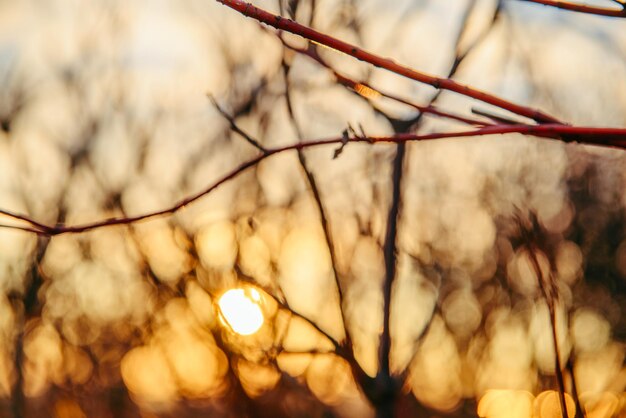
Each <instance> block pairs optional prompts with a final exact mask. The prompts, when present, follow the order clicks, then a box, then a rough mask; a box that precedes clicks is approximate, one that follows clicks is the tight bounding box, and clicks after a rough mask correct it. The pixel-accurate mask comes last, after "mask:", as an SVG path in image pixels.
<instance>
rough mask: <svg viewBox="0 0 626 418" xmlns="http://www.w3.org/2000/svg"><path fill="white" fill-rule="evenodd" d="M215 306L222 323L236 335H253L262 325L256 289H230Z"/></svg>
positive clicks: (259, 302)
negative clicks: (217, 308)
mask: <svg viewBox="0 0 626 418" xmlns="http://www.w3.org/2000/svg"><path fill="white" fill-rule="evenodd" d="M217 305H218V307H219V316H220V319H221V320H222V322H223V323H224V324H225V325H227V326H228V327H229V328H230V329H232V330H233V331H234V332H236V333H237V334H240V335H251V334H254V333H255V332H257V331H258V330H259V329H260V328H261V325H263V311H262V310H261V295H260V294H259V292H258V291H257V290H256V289H252V288H248V289H230V290H228V291H226V292H224V294H223V295H222V296H221V297H220V298H219V301H218V302H217Z"/></svg>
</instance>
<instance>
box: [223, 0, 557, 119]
mask: <svg viewBox="0 0 626 418" xmlns="http://www.w3.org/2000/svg"><path fill="white" fill-rule="evenodd" d="M217 1H218V2H219V3H222V4H223V5H225V6H227V7H230V8H231V9H233V10H236V11H238V12H240V13H242V14H243V15H245V16H248V17H250V18H252V19H255V20H257V21H259V22H262V23H265V24H267V25H270V26H273V27H274V28H276V29H280V30H284V31H286V32H290V33H293V34H295V35H299V36H302V37H303V38H305V39H308V40H310V41H312V42H315V43H318V44H320V45H324V46H326V47H328V48H331V49H334V50H336V51H340V52H343V53H344V54H347V55H350V56H352V57H354V58H356V59H358V60H360V61H364V62H367V63H369V64H372V65H374V66H376V67H380V68H384V69H386V70H388V71H391V72H393V73H396V74H398V75H401V76H404V77H407V78H410V79H412V80H415V81H418V82H420V83H424V84H428V85H430V86H433V87H435V88H436V89H442V90H448V91H452V92H455V93H458V94H461V95H463V96H467V97H471V98H473V99H476V100H480V101H482V102H485V103H488V104H491V105H493V106H496V107H499V108H501V109H504V110H508V111H509V112H512V113H515V114H517V115H520V116H524V117H526V118H529V119H532V120H534V121H536V122H538V123H561V122H560V121H559V120H558V119H556V118H555V117H553V116H550V115H548V114H546V113H543V112H541V111H539V110H536V109H532V108H529V107H526V106H522V105H519V104H516V103H513V102H510V101H508V100H505V99H502V98H500V97H497V96H494V95H492V94H490V93H486V92H483V91H480V90H477V89H475V88H473V87H470V86H467V85H464V84H461V83H458V82H456V81H454V80H452V79H449V78H443V77H436V76H433V75H430V74H426V73H424V72H420V71H416V70H413V69H412V68H409V67H405V66H403V65H400V64H397V63H396V62H394V61H393V60H391V59H389V58H383V57H380V56H378V55H375V54H373V53H371V52H368V51H366V50H364V49H361V48H359V47H357V46H356V45H352V44H350V43H348V42H344V41H341V40H339V39H337V38H333V37H332V36H329V35H326V34H324V33H322V32H318V31H316V30H315V29H312V28H310V27H308V26H305V25H302V24H300V23H298V22H295V21H293V20H291V19H287V18H284V17H282V16H278V15H275V14H273V13H270V12H268V11H265V10H263V9H261V8H258V7H256V6H255V5H253V4H251V3H247V2H245V1H242V0H217Z"/></svg>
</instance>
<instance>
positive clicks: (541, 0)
mask: <svg viewBox="0 0 626 418" xmlns="http://www.w3.org/2000/svg"><path fill="white" fill-rule="evenodd" d="M519 1H525V2H528V3H537V4H542V5H544V6H550V7H556V8H558V9H561V10H569V11H572V12H579V13H586V14H590V15H598V16H606V17H621V18H626V4H624V3H622V2H621V1H616V0H613V2H614V3H617V4H619V5H620V6H621V9H619V10H618V9H611V8H607V7H597V6H588V5H586V4H579V3H572V2H569V1H557V0H519Z"/></svg>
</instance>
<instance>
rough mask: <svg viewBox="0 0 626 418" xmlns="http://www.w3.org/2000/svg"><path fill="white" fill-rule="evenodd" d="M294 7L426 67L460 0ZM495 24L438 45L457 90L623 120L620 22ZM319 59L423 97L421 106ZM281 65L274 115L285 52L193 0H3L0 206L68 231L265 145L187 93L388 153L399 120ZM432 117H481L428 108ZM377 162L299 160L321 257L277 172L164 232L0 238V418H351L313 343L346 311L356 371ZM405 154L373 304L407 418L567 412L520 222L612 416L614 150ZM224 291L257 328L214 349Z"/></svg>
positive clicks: (140, 229) (621, 397) (574, 115)
mask: <svg viewBox="0 0 626 418" xmlns="http://www.w3.org/2000/svg"><path fill="white" fill-rule="evenodd" d="M257 3H258V4H259V5H260V6H262V7H265V8H268V9H270V10H273V11H274V12H278V11H279V7H278V4H277V3H276V2H274V1H269V0H263V1H261V0H259V1H258V2H257ZM291 3H294V2H291ZM301 3H302V4H301V5H300V7H299V8H298V9H297V14H296V18H297V19H298V20H301V21H307V20H311V16H310V14H311V13H310V9H311V7H310V5H311V2H304V1H303V2H301ZM313 3H314V4H315V13H314V16H313V18H312V25H313V26H314V27H316V28H317V29H319V30H321V31H324V32H327V33H329V34H332V35H333V36H336V37H339V38H341V39H345V40H348V41H350V42H354V43H357V44H359V45H362V46H363V47H365V48H367V49H370V50H372V51H374V52H375V53H379V54H381V55H384V56H389V57H393V59H395V60H397V61H399V62H402V63H404V64H407V65H410V66H413V67H415V68H419V69H421V70H425V71H428V72H432V73H437V74H446V73H447V71H448V70H449V68H450V66H451V65H452V60H453V59H454V56H455V53H456V48H457V46H455V41H456V38H457V33H458V31H459V30H460V25H461V24H462V22H463V16H464V12H465V10H466V9H467V7H468V5H469V4H470V2H469V1H460V0H451V1H443V0H421V1H418V0H413V1H408V0H403V1H397V0H396V1H393V2H389V1H385V0H367V1H365V0H360V1H349V0H342V1H337V0H317V1H315V2H313ZM496 6H497V4H496V2H495V1H491V0H481V1H478V2H477V4H476V6H475V7H474V9H472V10H473V12H472V14H471V15H470V17H469V20H468V23H467V31H466V33H465V35H464V36H463V37H462V38H461V42H460V44H459V45H458V48H459V50H461V51H462V50H464V48H467V47H468V46H469V45H470V44H472V43H474V42H476V40H477V39H479V38H480V41H479V42H478V43H477V44H476V46H475V48H474V49H472V52H471V53H470V54H469V55H468V56H467V58H466V59H465V60H464V61H463V63H462V65H461V67H460V69H459V71H458V72H457V74H456V77H457V78H458V79H459V80H461V81H463V82H465V83H468V84H471V85H473V86H476V87H478V88H481V89H485V90H488V91H491V92H494V93H496V94H499V95H502V96H504V97H506V98H508V99H511V100H514V101H516V102H520V103H524V104H528V105H530V106H533V107H538V108H542V109H545V110H547V111H549V112H551V113H552V114H555V115H556V116H558V117H560V118H563V119H564V120H567V121H568V122H572V123H579V124H596V125H610V126H611V125H615V126H624V125H626V120H625V115H626V83H624V82H623V80H624V79H626V62H625V61H624V59H623V57H624V54H625V53H626V37H624V36H623V34H624V32H625V30H626V22H622V21H618V20H606V19H603V18H598V17H591V16H584V15H579V14H574V13H564V12H562V11H558V10H552V9H547V8H542V7H537V6H533V5H529V4H526V3H525V2H517V1H514V0H506V1H504V2H502V9H501V10H500V12H499V15H498V19H496V21H495V23H493V25H492V24H491V23H490V21H491V19H492V17H493V15H494V10H495V9H496ZM490 25H492V26H490ZM488 27H489V28H490V29H488V32H487V34H486V36H484V37H483V38H481V36H482V35H481V34H482V33H483V31H485V28H488ZM286 39H287V40H288V41H289V42H291V43H293V44H294V45H295V44H302V41H301V40H299V39H296V38H295V37H286ZM320 53H321V54H322V56H323V57H324V58H325V59H326V60H328V62H329V63H330V64H331V65H332V66H333V68H335V69H336V70H338V71H341V72H342V74H346V75H349V76H350V77H354V78H355V79H358V80H362V81H368V82H369V83H370V84H372V85H375V86H377V87H379V88H384V89H385V90H387V91H394V92H397V93H398V94H401V95H403V96H405V97H406V98H407V99H411V100H413V101H416V102H418V103H425V102H427V101H428V100H429V99H430V98H431V97H432V95H433V94H434V89H432V88H430V87H424V86H420V85H417V84H415V83H413V82H410V81H408V80H406V79H401V78H399V77H398V76H395V75H393V74H390V73H387V72H384V71H382V70H380V69H374V68H370V67H368V66H366V65H364V64H362V63H359V62H357V61H354V60H352V59H351V58H349V57H347V56H341V55H338V54H336V53H333V52H332V51H327V50H322V51H321V52H320ZM285 57H286V62H287V63H288V65H289V66H290V69H289V71H288V81H289V92H290V96H291V105H292V106H293V117H294V119H293V120H292V118H291V116H290V113H289V111H288V104H287V101H286V98H285V94H284V93H285V88H286V83H285V79H284V73H283V68H282V59H283V49H282V45H281V43H280V41H279V39H278V38H277V37H276V36H275V35H274V34H272V33H270V32H268V31H266V30H264V29H262V28H261V27H260V26H259V25H258V24H257V23H256V22H254V21H252V20H250V19H245V18H243V17H242V16H240V15H238V14H236V13H234V12H232V11H230V10H228V9H226V8H225V7H223V6H220V5H219V4H218V3H217V2H215V1H213V0H203V1H199V0H185V1H168V0H141V1H134V2H125V1H116V0H98V1H91V2H80V1H69V2H68V1H60V0H58V1H57V0H51V1H47V2H35V1H29V0H12V1H4V2H1V3H0V80H1V81H0V86H1V87H0V126H1V129H0V208H3V209H9V210H12V211H15V212H20V213H26V214H28V215H29V216H31V217H33V218H34V219H37V220H39V221H41V222H44V223H48V224H55V223H66V224H69V225H72V224H78V223H83V222H88V221H92V220H98V219H103V218H107V217H111V216H130V215H137V214H142V213H146V212H150V211H153V210H157V209H161V208H164V207H167V206H169V205H171V204H172V203H174V202H176V201H178V200H180V199H182V198H184V197H185V196H188V195H191V194H193V193H196V192H197V191H199V190H202V189H203V188H204V187H206V186H207V185H209V184H211V183H212V182H214V181H215V180H216V179H218V178H219V177H220V176H222V175H224V174H225V173H227V172H229V171H230V170H232V169H233V168H234V167H236V166H237V165H238V164H240V163H241V162H243V161H245V160H247V159H249V158H251V157H252V156H254V155H256V153H257V150H255V149H254V148H253V147H251V146H250V145H249V144H247V143H246V142H245V141H243V140H242V138H241V137H240V136H239V135H238V134H236V133H234V132H232V131H231V129H230V125H229V123H228V121H227V120H226V119H225V118H224V117H223V116H222V115H221V114H220V113H219V112H218V111H217V110H216V109H215V107H214V106H213V105H212V104H211V101H210V100H209V99H208V98H207V94H210V95H211V96H213V97H215V98H216V100H217V101H218V102H219V103H221V104H223V105H224V107H225V108H226V109H227V110H228V111H229V112H231V113H233V114H235V115H236V122H237V124H238V125H239V126H240V127H242V128H243V129H244V130H245V131H246V132H248V133H249V134H251V135H253V136H254V137H255V138H258V139H259V140H260V142H261V143H262V144H263V145H265V146H277V145H284V144H289V143H293V142H297V141H298V140H302V139H316V138H323V137H329V136H333V137H335V136H340V135H341V132H342V131H344V130H345V129H346V128H347V127H348V126H350V127H357V126H362V129H363V131H364V132H365V133H367V134H369V135H384V134H391V133H393V126H392V125H391V123H390V122H389V119H388V118H385V117H384V116H382V115H381V112H380V110H382V111H384V112H386V113H387V115H388V116H389V117H391V118H397V119H408V118H411V117H414V116H415V113H414V110H413V109H411V108H408V107H405V106H401V105H398V104H396V103H391V102H389V100H386V99H384V98H376V97H373V98H372V100H373V101H372V102H369V101H368V100H366V99H364V98H363V97H360V96H359V95H357V94H354V93H353V92H350V91H349V90H347V89H346V88H344V87H343V86H341V85H340V84H338V83H336V81H335V80H334V78H333V77H332V74H331V73H330V72H329V71H328V70H326V69H324V68H321V67H320V66H318V65H317V64H315V63H313V62H312V61H311V60H309V59H308V58H307V57H304V56H301V55H297V54H294V53H287V54H286V56H285ZM366 96H367V95H366ZM372 104H374V105H375V106H376V107H374V106H373V105H372ZM438 105H439V106H441V107H447V108H450V109H454V110H455V111H457V112H458V113H469V112H470V110H471V108H472V107H473V106H477V107H478V108H479V109H481V110H491V109H488V108H487V106H485V105H482V104H476V103H472V102H470V101H469V100H467V99H464V98H460V97H459V96H455V95H452V94H447V93H444V94H442V95H441V97H440V98H439V100H438ZM376 109H379V110H378V111H377V110H376ZM496 112H497V111H496ZM453 128H455V125H454V124H451V123H448V122H443V121H441V120H439V119H434V118H429V117H425V118H424V119H423V120H422V122H421V124H420V125H419V130H420V132H431V131H437V130H442V129H453ZM298 131H300V132H301V133H302V136H303V138H299V137H298ZM394 149H395V148H394V146H393V145H368V144H359V145H357V144H349V145H348V146H347V147H346V148H345V150H343V152H342V153H341V155H340V156H339V157H338V158H336V159H333V158H332V156H333V151H334V148H332V147H331V148H328V147H326V148H324V147H320V148H315V149H310V150H307V151H305V153H306V157H307V161H308V166H309V168H310V169H311V171H312V173H313V175H314V177H315V179H316V182H317V185H318V187H319V190H320V194H321V199H322V201H323V204H324V207H325V210H326V213H327V217H328V221H329V225H330V229H331V232H332V238H333V243H334V249H335V254H334V258H333V257H331V254H330V251H329V247H328V245H327V242H326V239H325V234H324V230H323V227H322V225H321V223H320V215H319V212H318V208H317V206H316V202H315V200H314V198H313V195H312V193H311V190H310V185H309V183H308V182H307V178H306V176H305V174H304V172H303V169H302V167H301V165H300V164H299V162H298V158H297V156H296V155H295V154H294V153H284V154H281V155H277V156H274V157H271V158H269V159H266V160H264V161H263V162H261V164H259V165H258V166H256V167H254V168H252V169H250V170H248V171H247V172H245V173H244V174H242V175H240V176H239V177H237V178H236V179H235V180H233V181H231V182H229V183H227V184H225V185H223V186H221V187H220V188H219V189H217V190H216V191H215V192H214V193H211V194H210V195H209V196H207V197H205V198H203V199H201V200H200V201H198V202H196V203H194V204H192V205H189V206H188V207H185V208H184V209H182V210H181V211H179V212H177V213H176V214H175V215H173V216H171V217H167V218H161V219H157V220H151V221H147V222H141V223H137V224H133V225H130V226H116V227H107V228H102V229H98V230H94V231H90V232H85V233H82V234H77V235H62V236H58V237H52V238H45V237H37V236H34V235H29V234H26V233H23V232H19V231H13V230H9V229H0V417H16V418H17V417H35V416H53V417H57V418H70V417H72V418H73V417H87V416H89V417H139V416H141V417H174V416H176V417H186V416H199V415H201V414H206V415H207V416H224V417H226V416H248V415H250V416H257V415H258V416H268V417H274V416H315V417H322V416H345V417H351V416H371V415H372V414H373V412H372V408H371V406H370V405H369V404H368V402H367V401H366V399H365V397H364V395H363V394H362V393H361V392H360V390H359V388H358V385H357V384H356V382H355V380H354V378H353V377H352V374H351V370H350V366H349V364H348V363H347V362H346V361H345V360H344V359H343V358H341V356H339V355H336V354H333V352H334V347H333V345H332V344H331V342H330V341H329V339H328V338H327V337H325V336H324V335H323V334H322V332H324V333H327V334H328V336H330V337H332V338H335V339H337V340H341V339H342V338H344V337H345V334H346V332H345V330H344V328H343V321H342V318H345V321H346V323H347V325H348V331H349V334H350V335H351V338H352V342H353V344H354V352H355V357H356V359H357V361H358V362H359V364H360V365H361V367H362V368H363V369H364V370H365V371H366V372H367V373H368V374H369V375H372V376H373V375H375V374H376V372H377V369H378V364H377V352H378V342H379V333H380V330H381V328H382V324H383V312H382V306H383V296H382V293H381V284H382V281H383V280H384V275H385V265H384V259H383V249H382V243H383V241H384V235H385V230H386V219H387V211H388V208H389V203H390V197H391V196H390V185H391V183H390V181H391V180H390V174H391V158H392V156H393V153H394ZM407 152H408V159H407V161H408V167H407V171H406V173H405V175H404V179H403V190H402V192H403V196H402V208H401V219H400V223H399V237H398V243H399V244H398V271H397V277H396V280H395V283H394V289H393V295H392V296H393V297H392V308H391V315H392V316H391V335H392V341H393V345H392V352H391V364H392V368H393V370H394V371H396V372H398V373H400V372H402V371H405V370H408V374H407V376H408V377H407V379H406V384H405V388H404V391H405V392H406V394H407V396H406V398H407V399H406V400H404V401H403V402H404V404H403V409H402V411H401V412H400V413H401V414H406V415H407V416H409V415H412V414H417V413H423V414H431V413H432V414H449V415H450V416H458V417H464V416H475V415H476V413H477V414H478V415H480V416H482V417H488V418H500V417H531V416H536V417H542V418H543V417H560V416H561V415H560V409H559V406H558V405H559V404H558V401H559V400H558V396H557V393H556V392H554V390H555V389H556V386H555V383H554V374H555V365H554V358H555V355H554V349H553V344H552V334H551V328H550V315H549V309H548V306H547V304H546V302H545V300H544V299H543V298H542V296H541V289H540V286H539V284H538V277H537V274H536V271H535V270H534V269H533V266H532V262H531V258H530V257H531V255H530V253H529V250H528V246H527V245H526V244H528V243H527V242H525V241H524V239H523V237H522V235H523V234H522V232H523V231H521V230H520V225H527V223H531V224H532V225H531V227H530V229H532V231H533V233H534V234H535V237H536V239H537V240H538V241H541V242H543V243H544V244H545V245H543V246H542V247H541V248H542V251H539V252H537V253H536V254H535V255H536V256H537V258H538V260H539V264H540V267H541V269H543V270H542V271H544V272H545V273H546V274H547V273H548V272H549V271H552V272H553V277H554V279H555V283H556V287H557V289H558V294H559V298H558V302H557V303H556V318H557V321H556V334H557V339H558V341H559V348H560V351H561V358H562V359H564V362H565V360H566V359H571V363H572V369H573V370H574V376H575V383H576V387H577V391H578V394H579V397H580V401H581V403H582V406H583V408H584V410H585V411H586V413H587V417H593V418H596V417H597V418H600V417H610V416H617V414H622V415H620V416H623V414H624V413H625V412H624V411H625V405H626V395H625V394H624V391H625V389H626V368H625V367H624V356H625V353H626V351H625V345H624V338H625V337H626V322H625V321H626V315H624V312H623V309H624V306H626V234H625V228H626V222H625V220H624V207H625V206H626V194H625V193H624V190H626V188H625V187H624V186H625V181H626V177H625V175H624V173H626V171H625V168H626V162H625V161H624V154H623V152H621V151H616V150H610V149H600V148H594V147H586V146H580V145H575V144H570V145H565V144H563V143H559V142H556V141H548V140H538V139H535V138H531V137H523V136H516V135H511V136H502V137H493V138H489V139H470V140H468V139H453V140H441V141H433V142H428V143H416V144H411V145H409V147H408V151H407ZM2 221H3V222H4V220H2ZM527 221H528V222H527ZM531 221H534V223H532V222H531ZM7 222H10V221H7ZM522 229H523V228H522ZM333 260H335V262H336V266H333ZM334 269H336V273H337V276H338V279H337V280H338V282H339V283H340V284H341V288H342V289H343V298H344V301H343V306H340V304H339V292H338V289H337V284H336V281H335V270H334ZM243 283H246V286H250V285H254V286H256V290H255V291H256V292H259V293H258V294H259V295H260V302H259V303H260V304H261V307H262V309H263V310H264V315H265V321H264V325H263V327H262V328H261V330H260V331H259V332H257V333H255V334H253V335H251V336H241V335H236V334H233V333H232V332H229V330H228V329H227V328H225V327H224V324H223V322H221V321H220V318H219V315H218V312H217V310H216V301H217V298H218V297H219V296H220V295H221V294H222V293H223V292H224V291H225V290H226V289H229V288H232V287H237V286H242V285H243ZM290 310H291V311H293V312H291V311H290ZM307 320H308V321H307ZM311 322H312V323H311ZM320 331H322V332H320ZM572 382H573V380H572V375H571V373H566V384H567V387H568V388H571V386H572ZM566 401H567V405H568V410H569V408H570V407H571V408H573V403H574V399H573V398H572V397H571V396H570V395H569V394H568V395H567V398H566ZM572 411H573V410H572ZM620 411H621V412H620ZM424 416H426V415H424ZM438 416H440V415H438ZM570 416H573V414H571V415H570Z"/></svg>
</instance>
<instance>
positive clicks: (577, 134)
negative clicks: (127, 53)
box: [0, 124, 626, 236]
mask: <svg viewBox="0 0 626 418" xmlns="http://www.w3.org/2000/svg"><path fill="white" fill-rule="evenodd" d="M510 133H519V134H523V135H533V136H538V137H543V138H551V139H557V140H561V141H563V142H568V143H569V142H576V143H584V144H590V145H599V146H604V147H612V148H619V149H626V128H596V127H588V126H570V125H562V124H544V125H493V126H485V127H483V128H480V129H475V130H469V131H459V132H434V133H429V134H424V135H417V134H397V135H392V136H378V137H363V136H350V137H348V138H347V141H348V142H354V143H365V144H375V143H395V144H398V143H403V142H407V141H430V140H435V139H444V138H468V137H478V136H493V135H502V134H510ZM345 141H346V138H345V137H344V136H340V137H336V138H330V139H319V140H314V141H307V142H299V143H296V144H290V145H285V146H282V147H277V148H266V152H265V153H262V154H260V155H258V156H256V157H254V158H252V159H250V160H248V161H246V162H244V163H242V164H240V165H239V166H237V167H236V168H234V169H233V170H231V171H230V172H228V173H227V174H225V175H224V176H223V177H221V178H220V179H218V180H217V181H215V182H214V183H212V184H211V185H210V186H208V187H206V188H205V189H204V190H201V191H199V192H197V193H195V194H193V195H190V196H188V197H186V198H184V199H182V200H180V201H179V202H177V203H176V204H174V205H172V206H170V207H168V208H165V209H161V210H158V211H154V212H149V213H145V214H143V215H136V216H130V217H112V218H107V219H103V220H100V221H95V222H91V223H85V224H82V225H75V226H68V225H65V224H57V225H55V226H50V225H45V224H42V223H40V222H37V221H35V220H33V219H32V218H30V217H28V216H27V215H23V214H17V213H13V212H10V211H7V210H4V209H0V215H5V216H7V217H9V218H12V219H15V220H21V221H24V222H27V223H28V224H30V225H31V226H33V227H32V228H29V227H14V226H11V227H12V228H13V229H19V230H23V231H26V232H33V233H38V234H40V235H49V236H54V235H61V234H75V233H81V232H86V231H90V230H93V229H97V228H102V227H109V226H114V225H128V224H132V223H135V222H140V221H144V220H148V219H152V218H157V217H162V216H168V215H172V214H174V213H176V212H178V211H179V210H181V209H182V208H184V207H185V206H187V205H189V204H191V203H193V202H195V201H196V200H198V199H200V198H202V197H204V196H206V195H208V194H209V193H211V192H213V191H214V190H215V189H217V188H218V187H219V186H221V185H222V184H224V183H226V182H228V181H229V180H232V179H234V178H236V177H237V176H238V175H239V174H241V173H243V172H244V171H246V170H247V169H248V168H251V167H254V166H255V165H257V164H258V163H260V162H261V161H263V160H264V159H266V158H268V157H271V156H272V155H276V154H281V153H283V152H287V151H293V150H299V149H305V148H310V147H319V146H324V145H337V144H342V143H344V142H345Z"/></svg>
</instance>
